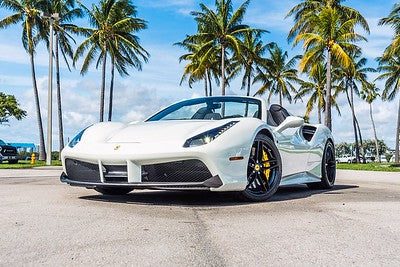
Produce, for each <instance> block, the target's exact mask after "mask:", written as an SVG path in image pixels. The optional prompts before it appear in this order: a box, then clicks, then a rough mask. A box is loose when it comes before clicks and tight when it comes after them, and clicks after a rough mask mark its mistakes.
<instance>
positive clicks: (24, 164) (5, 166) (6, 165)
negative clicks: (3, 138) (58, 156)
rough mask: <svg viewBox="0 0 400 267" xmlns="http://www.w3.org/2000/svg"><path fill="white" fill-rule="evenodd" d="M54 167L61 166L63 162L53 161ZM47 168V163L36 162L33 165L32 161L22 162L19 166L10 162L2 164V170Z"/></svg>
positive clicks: (0, 167) (19, 162)
mask: <svg viewBox="0 0 400 267" xmlns="http://www.w3.org/2000/svg"><path fill="white" fill-rule="evenodd" d="M51 165H52V166H61V161H59V160H53V161H52V162H51ZM40 166H46V162H45V161H36V163H35V164H33V165H32V164H31V161H30V160H20V161H18V164H9V163H8V162H3V163H0V169H26V168H33V167H40Z"/></svg>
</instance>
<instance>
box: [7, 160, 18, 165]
mask: <svg viewBox="0 0 400 267" xmlns="http://www.w3.org/2000/svg"><path fill="white" fill-rule="evenodd" d="M8 163H10V164H17V163H18V160H17V159H13V160H9V161H8Z"/></svg>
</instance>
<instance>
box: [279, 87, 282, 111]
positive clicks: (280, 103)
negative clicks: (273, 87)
mask: <svg viewBox="0 0 400 267" xmlns="http://www.w3.org/2000/svg"><path fill="white" fill-rule="evenodd" d="M279 105H280V106H281V107H282V91H279Z"/></svg>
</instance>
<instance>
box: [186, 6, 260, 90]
mask: <svg viewBox="0 0 400 267" xmlns="http://www.w3.org/2000/svg"><path fill="white" fill-rule="evenodd" d="M248 4H249V0H246V1H245V2H244V3H242V4H241V5H240V7H239V8H238V9H237V10H236V11H235V12H233V10H232V1H231V0H216V1H215V5H216V11H213V10H211V9H209V8H208V7H207V6H206V5H204V4H200V9H201V11H199V12H197V11H193V12H192V13H191V14H192V15H193V16H194V17H195V20H196V21H197V23H198V33H196V34H195V35H193V36H191V39H192V40H196V41H195V42H196V43H201V48H200V50H199V54H200V55H204V56H205V55H207V54H210V53H211V52H210V51H211V50H216V49H219V50H220V51H221V55H220V57H221V66H220V67H221V69H220V71H221V91H222V95H225V85H226V78H225V72H226V65H225V63H226V56H227V55H226V50H227V49H230V50H232V51H235V52H236V53H237V54H241V45H240V40H239V38H240V37H241V36H243V34H244V33H246V32H249V31H252V30H253V29H251V28H250V27H248V26H247V25H244V24H242V21H243V17H244V14H245V13H246V10H247V6H248Z"/></svg>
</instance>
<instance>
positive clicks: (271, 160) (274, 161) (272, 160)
mask: <svg viewBox="0 0 400 267" xmlns="http://www.w3.org/2000/svg"><path fill="white" fill-rule="evenodd" d="M261 163H262V164H267V163H268V164H276V163H278V161H277V160H276V159H269V160H264V161H261Z"/></svg>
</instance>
